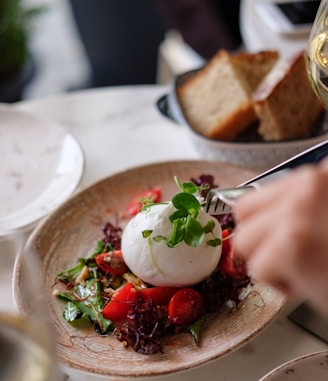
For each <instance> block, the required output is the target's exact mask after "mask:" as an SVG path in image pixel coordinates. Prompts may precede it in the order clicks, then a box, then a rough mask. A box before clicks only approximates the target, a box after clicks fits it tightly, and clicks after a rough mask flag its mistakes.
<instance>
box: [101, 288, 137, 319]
mask: <svg viewBox="0 0 328 381" xmlns="http://www.w3.org/2000/svg"><path fill="white" fill-rule="evenodd" d="M136 300H137V290H136V289H135V288H134V285H133V284H132V283H131V282H129V283H127V284H126V285H125V286H124V287H122V288H120V289H119V290H117V292H116V293H115V294H114V295H113V297H112V299H111V300H110V301H109V303H108V304H107V305H106V306H105V307H104V309H103V311H102V314H103V316H104V318H105V319H109V320H111V321H113V322H117V321H120V320H125V319H126V317H127V314H128V313H129V311H130V310H131V304H132V303H133V302H135V301H136Z"/></svg>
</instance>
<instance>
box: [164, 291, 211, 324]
mask: <svg viewBox="0 0 328 381" xmlns="http://www.w3.org/2000/svg"><path fill="white" fill-rule="evenodd" d="M203 313H204V301H203V298H202V296H201V294H200V293H199V292H198V291H196V290H194V289H193V288H182V289H181V290H179V291H177V292H176V293H175V294H174V295H173V296H172V298H171V300H170V302H169V305H168V314H169V320H170V322H171V323H175V324H181V325H188V324H191V323H193V322H194V321H196V320H197V319H198V318H200V317H201V316H202V314H203Z"/></svg>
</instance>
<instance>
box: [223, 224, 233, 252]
mask: <svg viewBox="0 0 328 381" xmlns="http://www.w3.org/2000/svg"><path fill="white" fill-rule="evenodd" d="M230 235H231V232H230V230H229V229H224V230H223V231H222V254H221V256H225V255H226V254H227V253H228V252H229V250H230V247H231V244H230V238H228V237H229V236H230Z"/></svg>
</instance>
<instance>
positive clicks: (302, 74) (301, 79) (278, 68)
mask: <svg viewBox="0 0 328 381" xmlns="http://www.w3.org/2000/svg"><path fill="white" fill-rule="evenodd" d="M253 102H254V107H255V111H256V115H257V117H258V119H259V121H260V124H259V127H258V132H259V133H260V135H261V136H262V137H263V140H266V141H277V140H289V139H299V138H305V137H307V136H309V134H310V130H311V128H312V127H313V125H314V124H315V122H316V121H317V120H318V118H319V116H320V114H321V113H322V112H323V106H322V104H321V102H320V101H319V99H318V98H317V96H316V95H315V93H314V91H313V89H312V88H311V85H310V82H309V79H308V77H307V73H306V66H305V56H304V53H303V52H302V53H299V54H297V55H296V56H293V57H291V58H288V59H281V60H280V61H279V62H278V63H277V64H276V65H275V66H274V68H273V69H272V70H271V71H270V72H269V73H268V74H267V76H266V77H265V78H264V79H263V81H262V82H261V84H260V85H259V87H258V88H257V89H256V91H255V92H254V94H253Z"/></svg>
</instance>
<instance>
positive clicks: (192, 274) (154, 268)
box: [122, 203, 222, 287]
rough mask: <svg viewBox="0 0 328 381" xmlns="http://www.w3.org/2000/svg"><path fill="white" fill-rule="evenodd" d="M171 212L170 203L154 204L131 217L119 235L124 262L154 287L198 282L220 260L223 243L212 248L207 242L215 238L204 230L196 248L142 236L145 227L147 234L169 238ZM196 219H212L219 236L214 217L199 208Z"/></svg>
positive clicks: (204, 223)
mask: <svg viewBox="0 0 328 381" xmlns="http://www.w3.org/2000/svg"><path fill="white" fill-rule="evenodd" d="M174 211H176V208H175V207H174V206H173V205H172V203H168V204H155V205H153V206H151V207H150V208H148V210H146V211H142V212H140V213H138V214H137V215H136V216H135V217H133V218H132V219H131V220H130V222H129V223H128V225H127V226H126V228H125V229H124V232H123V235H122V255H123V258H124V261H125V263H126V264H127V266H128V267H129V268H130V270H131V271H132V272H133V273H134V274H135V275H137V276H138V277H139V278H140V279H142V280H143V281H144V282H147V283H149V284H151V285H153V286H177V287H180V286H191V285H194V284H197V283H199V282H201V281H203V280H204V279H206V278H207V277H208V276H209V275H210V274H211V273H212V271H213V270H214V269H215V268H216V266H217V264H218V262H219V260H220V256H221V248H222V245H219V246H217V247H212V246H209V245H208V244H207V243H206V242H207V241H208V240H210V239H213V238H214V237H213V234H212V233H207V234H206V235H205V238H204V240H203V242H202V244H201V245H200V246H198V247H191V246H188V245H187V244H186V243H185V242H182V243H181V244H180V245H178V246H177V247H174V248H171V247H169V246H167V243H166V242H165V240H161V241H160V242H155V241H154V240H153V239H152V238H144V237H143V234H142V232H143V231H145V230H152V231H153V232H152V234H151V236H150V237H156V236H165V237H169V236H170V234H171V232H172V229H173V225H172V222H171V221H170V219H169V216H170V215H171V214H172V213H173V212H174ZM197 220H198V221H199V222H200V223H201V224H202V226H204V225H206V224H207V222H208V221H209V220H213V221H214V223H215V227H214V229H213V232H214V234H215V237H216V238H220V239H222V231H221V226H220V224H219V223H218V221H217V220H216V219H215V218H213V217H211V216H210V215H208V214H207V213H206V212H205V211H204V210H200V212H199V214H198V216H197Z"/></svg>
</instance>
